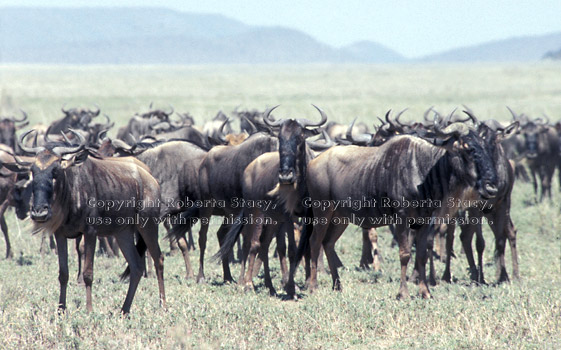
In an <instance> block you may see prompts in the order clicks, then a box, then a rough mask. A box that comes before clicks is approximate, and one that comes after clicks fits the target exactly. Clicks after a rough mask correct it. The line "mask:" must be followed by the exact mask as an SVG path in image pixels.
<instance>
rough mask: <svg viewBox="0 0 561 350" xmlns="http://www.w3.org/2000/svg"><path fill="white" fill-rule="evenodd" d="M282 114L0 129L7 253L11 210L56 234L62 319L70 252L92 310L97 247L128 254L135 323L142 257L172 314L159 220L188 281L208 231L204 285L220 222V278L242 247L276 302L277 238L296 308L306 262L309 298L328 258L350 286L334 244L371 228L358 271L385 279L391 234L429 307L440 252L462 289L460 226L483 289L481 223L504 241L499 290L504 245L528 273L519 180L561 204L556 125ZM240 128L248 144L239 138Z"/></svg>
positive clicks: (10, 123) (459, 116) (519, 119)
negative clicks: (383, 262) (519, 220)
mask: <svg viewBox="0 0 561 350" xmlns="http://www.w3.org/2000/svg"><path fill="white" fill-rule="evenodd" d="M277 107H278V106H277ZM277 107H273V108H268V109H266V110H265V111H263V112H260V111H258V110H235V111H233V112H232V113H231V115H230V117H228V116H226V114H224V113H222V112H219V113H218V114H217V115H216V117H215V118H213V119H212V120H209V121H207V122H206V123H205V124H204V126H203V127H198V126H197V125H195V122H194V119H193V117H192V116H190V115H189V114H188V113H175V115H176V116H174V110H173V108H171V107H170V108H168V109H167V110H162V109H153V108H152V104H151V105H150V108H149V111H147V112H145V113H139V114H136V115H134V116H133V117H132V118H130V119H129V122H128V124H127V125H126V126H123V127H121V128H119V130H118V132H117V136H116V137H115V138H110V137H108V136H107V134H108V131H110V129H111V128H112V127H113V126H114V123H113V122H111V120H110V118H109V117H108V116H106V115H105V117H104V118H105V120H104V121H102V122H97V120H98V119H99V118H101V117H100V108H98V107H95V108H94V109H87V108H71V109H66V108H64V107H63V108H62V112H63V114H64V117H62V118H61V119H58V120H56V121H54V122H52V123H51V124H50V125H35V126H33V127H31V128H30V129H29V130H28V131H25V132H23V131H22V132H21V133H20V136H19V137H18V136H16V131H18V130H20V129H22V128H24V127H26V126H27V124H28V121H27V119H28V116H27V114H26V113H25V112H23V111H22V117H20V118H17V117H15V116H5V117H3V118H2V120H1V121H0V142H1V143H2V144H3V145H2V146H1V148H0V163H1V165H2V167H1V169H0V175H1V177H0V197H1V198H0V200H1V202H2V205H1V207H0V226H1V228H2V231H3V233H4V237H5V242H6V257H7V258H11V257H12V256H13V253H12V251H11V246H10V241H9V236H8V227H7V224H6V221H5V219H4V213H5V211H6V209H7V208H8V207H10V206H12V207H14V208H15V209H16V214H17V217H18V219H25V218H26V217H27V216H29V217H30V218H31V220H32V221H33V223H34V229H35V231H37V232H42V233H43V234H45V235H47V236H50V237H54V240H55V241H56V250H57V253H58V259H59V268H60V270H59V281H60V299H59V308H60V309H65V308H66V288H67V284H68V280H69V269H68V248H67V240H68V239H69V238H74V239H76V242H77V243H76V247H77V252H78V256H79V262H80V265H79V266H80V272H79V278H80V279H81V280H82V281H83V283H84V284H85V286H86V301H87V302H86V305H87V309H88V311H91V310H92V300H91V288H92V282H93V262H94V256H95V250H96V244H97V241H98V239H99V240H100V242H101V247H102V248H104V249H105V250H106V251H107V252H108V253H110V254H118V253H117V251H116V248H115V247H116V246H117V245H118V247H119V248H120V251H121V252H122V254H123V256H124V257H125V259H126V261H127V263H128V267H127V269H126V271H125V272H124V273H123V276H122V277H123V278H124V277H129V289H128V291H127V295H126V299H125V302H124V304H123V307H122V312H123V313H125V314H126V313H128V312H129V311H130V307H131V304H132V301H133V298H134V294H135V291H136V288H137V286H138V283H139V281H140V279H141V278H142V276H143V274H144V273H145V269H146V268H145V261H144V257H145V255H146V252H148V253H149V256H150V257H151V258H152V260H153V262H154V266H155V270H156V277H157V280H158V285H159V300H160V303H161V304H162V305H165V290H164V269H163V266H164V264H163V262H164V258H163V255H162V252H161V250H160V246H159V244H158V225H159V224H160V223H162V224H163V225H164V226H165V228H166V230H167V237H168V238H169V239H170V242H171V244H172V248H174V246H175V245H177V246H178V247H179V249H180V250H181V252H182V254H183V257H184V261H185V267H186V277H187V278H192V277H194V272H193V270H192V267H191V263H190V257H189V253H190V251H192V250H194V249H195V242H194V238H193V234H192V232H191V228H192V227H193V225H194V224H195V223H197V222H200V224H201V226H200V227H201V229H200V232H199V236H198V243H199V244H198V248H199V254H200V258H199V271H198V274H197V277H196V278H197V281H198V282H203V281H204V280H205V274H204V262H205V250H206V242H207V233H208V230H209V227H210V226H211V225H210V223H211V218H212V217H213V216H219V217H222V218H223V219H222V220H221V221H220V222H221V225H220V226H219V228H218V231H217V237H218V242H219V245H220V251H219V252H218V253H217V254H216V257H217V258H218V259H221V261H222V266H223V272H224V280H225V281H231V282H233V281H234V278H233V277H232V273H231V271H230V263H231V260H232V256H233V255H234V254H233V250H234V248H235V246H236V243H237V244H238V256H239V259H240V261H241V269H240V277H239V278H238V283H239V284H241V285H243V286H244V288H246V289H249V290H252V289H253V288H254V285H253V278H254V276H255V275H256V271H258V270H259V268H260V266H261V264H262V265H263V268H264V279H265V286H266V287H267V288H268V289H269V292H270V293H271V294H276V291H275V288H274V287H273V283H272V280H271V275H270V271H269V260H268V257H269V247H270V245H271V242H272V240H273V239H276V242H277V245H276V246H277V253H278V256H279V259H280V266H281V271H282V283H283V286H284V288H285V291H286V293H287V297H288V298H290V299H292V298H296V296H297V289H296V285H295V282H294V275H295V273H296V271H297V267H298V266H299V264H300V261H301V260H302V259H303V258H304V261H303V264H304V266H305V274H306V287H307V289H308V290H309V291H310V292H313V291H314V290H316V289H317V273H318V264H321V263H322V255H323V254H324V253H325V256H326V257H327V262H328V266H329V271H330V273H331V275H332V279H333V288H334V289H336V290H339V289H341V281H340V278H339V274H338V272H337V270H338V268H339V267H341V266H342V263H341V261H340V259H339V257H338V256H337V252H336V250H335V243H336V242H337V240H338V239H339V237H340V236H341V235H342V234H343V232H344V231H345V229H346V228H347V226H348V225H349V224H354V225H357V226H359V227H361V228H362V231H363V234H362V243H363V254H362V258H361V261H360V266H362V267H368V266H369V265H370V264H372V266H373V268H374V269H378V268H379V265H380V259H379V248H378V246H377V233H376V228H379V227H382V226H390V228H391V232H392V234H393V238H394V239H395V241H396V242H397V244H398V246H399V260H400V263H401V276H400V277H401V285H400V287H399V292H398V297H399V298H404V297H408V296H409V292H408V288H407V280H408V278H407V274H406V273H407V267H408V263H409V260H410V259H411V252H412V248H413V247H415V263H414V272H413V274H414V275H412V276H410V277H409V279H410V280H415V281H418V284H419V288H420V293H421V295H422V296H423V297H425V298H428V297H430V296H431V294H430V291H429V285H430V284H434V283H436V282H435V281H436V277H435V269H434V261H433V256H434V254H433V250H435V251H438V254H439V256H440V258H441V259H442V260H443V261H444V262H445V264H446V268H445V272H444V275H443V276H442V280H444V281H446V282H451V275H450V258H451V256H452V255H453V252H452V246H453V239H454V230H455V227H456V226H460V228H461V235H460V238H461V241H462V247H463V250H464V252H465V255H466V258H467V260H468V263H469V268H470V272H471V279H472V280H473V281H474V282H475V283H485V278H484V273H483V258H482V257H483V250H484V248H485V243H484V240H483V235H482V224H489V225H490V228H491V230H492V232H493V234H494V236H495V250H496V254H497V258H498V259H497V261H498V272H499V282H504V281H508V280H509V277H508V274H507V270H506V262H505V246H506V241H507V240H508V241H509V244H510V247H511V251H512V259H513V262H512V263H513V271H512V274H513V276H514V277H515V278H517V277H518V275H519V273H518V255H517V246H516V233H517V232H516V228H515V226H514V224H513V221H512V219H511V217H510V205H511V192H512V189H513V185H514V181H515V178H517V179H520V180H521V181H530V179H531V181H533V184H534V189H535V193H536V198H539V200H543V199H544V198H547V197H551V183H552V177H553V173H554V171H555V169H556V168H557V167H559V165H561V141H560V135H561V124H560V123H557V124H555V125H552V124H550V123H549V119H548V118H547V117H546V116H543V117H539V118H531V117H529V116H527V115H525V114H517V113H516V112H514V111H512V110H511V109H509V111H510V113H511V115H512V122H511V123H510V124H508V125H505V124H503V123H499V122H498V121H496V120H494V119H487V120H479V119H478V118H477V117H476V115H475V113H474V112H473V111H471V110H470V109H469V108H467V107H464V110H463V111H462V112H461V113H459V112H457V111H456V110H455V111H453V112H452V113H449V114H447V115H442V114H440V113H438V112H437V111H436V110H435V109H433V108H432V107H431V108H429V109H428V110H427V111H426V112H425V113H424V115H422V116H419V118H414V117H413V118H411V120H412V121H409V122H405V121H402V120H401V118H402V115H403V114H404V111H402V112H400V113H398V114H396V115H393V114H392V112H391V111H388V112H387V113H386V115H385V117H384V118H383V119H381V118H378V120H379V123H376V124H377V125H375V126H374V130H373V131H372V132H371V131H370V130H369V128H368V126H367V125H366V124H364V123H358V124H357V123H355V121H353V122H352V123H351V124H350V125H349V126H347V125H343V124H339V123H336V122H333V121H331V122H329V123H328V116H327V114H326V113H325V112H324V111H323V110H322V109H320V108H318V107H316V106H314V107H315V109H316V110H317V112H318V115H319V119H315V120H309V119H305V118H299V119H284V118H279V117H278V116H277V118H275V117H273V115H272V114H273V110H275V113H279V111H281V110H282V109H276V108H277ZM505 111H506V110H505ZM280 114H282V113H280ZM235 120H239V123H240V124H239V125H240V128H239V132H235V131H234V129H235V128H234V123H233V122H234V121H235ZM316 136H319V137H316ZM315 137H316V138H315ZM312 138H315V139H313V140H312ZM560 174H561V172H560ZM560 180H561V175H560ZM474 235H475V236H476V249H477V254H478V261H477V263H476V262H475V259H474V256H473V251H472V239H473V236H474ZM240 241H241V242H242V244H241V248H240ZM287 241H288V249H287V244H286V242H287ZM80 242H81V243H82V244H80ZM435 242H436V243H437V244H435ZM53 245H54V244H53ZM433 248H435V249H433ZM287 257H288V259H287ZM287 260H288V261H287ZM427 262H428V263H429V273H428V277H427V273H426V265H427ZM82 265H83V267H82Z"/></svg>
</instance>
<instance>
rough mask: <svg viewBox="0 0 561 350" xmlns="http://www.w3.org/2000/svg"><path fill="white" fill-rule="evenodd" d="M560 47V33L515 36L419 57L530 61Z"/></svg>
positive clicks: (477, 60) (455, 60) (447, 60)
mask: <svg viewBox="0 0 561 350" xmlns="http://www.w3.org/2000/svg"><path fill="white" fill-rule="evenodd" d="M560 47H561V33H553V34H548V35H541V36H528V37H517V38H510V39H505V40H497V41H491V42H487V43H483V44H480V45H475V46H468V47H462V48H458V49H454V50H449V51H446V52H442V53H438V54H434V55H430V56H426V57H423V58H421V59H419V61H422V62H532V61H539V60H540V59H542V57H543V56H544V55H545V54H546V53H547V52H549V51H551V50H555V49H558V48H560Z"/></svg>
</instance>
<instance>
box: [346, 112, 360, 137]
mask: <svg viewBox="0 0 561 350" xmlns="http://www.w3.org/2000/svg"><path fill="white" fill-rule="evenodd" d="M357 119H358V117H355V119H353V121H352V122H351V123H350V124H349V127H348V128H347V133H346V134H345V137H346V138H347V140H349V141H354V140H353V128H354V127H355V122H356V120H357Z"/></svg>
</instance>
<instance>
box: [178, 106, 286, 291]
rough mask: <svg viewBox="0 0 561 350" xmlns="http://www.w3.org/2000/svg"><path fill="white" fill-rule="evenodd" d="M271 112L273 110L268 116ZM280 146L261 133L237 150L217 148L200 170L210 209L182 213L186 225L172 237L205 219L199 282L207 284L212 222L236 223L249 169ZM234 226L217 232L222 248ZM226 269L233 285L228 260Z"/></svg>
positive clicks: (224, 262)
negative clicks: (206, 258)
mask: <svg viewBox="0 0 561 350" xmlns="http://www.w3.org/2000/svg"><path fill="white" fill-rule="evenodd" d="M271 110H272V109H269V110H268V111H267V112H266V114H268V113H270V111H271ZM277 145H278V140H277V138H276V137H274V136H272V135H269V134H266V133H261V132H259V133H255V134H253V135H251V136H250V137H248V138H247V139H246V140H245V141H244V142H242V143H241V144H239V145H236V146H216V147H213V148H212V149H211V150H210V151H209V152H208V153H207V154H206V156H205V158H204V159H203V161H202V163H201V167H200V169H199V188H200V196H201V197H200V198H201V200H202V201H203V203H205V204H206V205H205V206H204V207H202V208H191V209H189V210H187V211H185V212H184V213H182V214H181V215H180V217H179V218H180V220H181V221H182V222H181V223H179V224H178V225H176V226H175V227H174V228H173V229H172V232H171V235H172V236H176V237H178V236H180V235H184V234H185V232H186V231H187V229H188V228H190V227H191V226H192V225H193V223H194V221H193V218H200V219H201V230H200V231H199V248H200V256H199V263H200V265H199V273H198V275H197V281H198V282H203V281H204V279H205V276H204V254H205V249H206V240H207V231H208V226H209V223H210V218H211V217H212V215H221V216H226V217H227V218H230V219H233V218H234V217H236V215H238V214H239V212H240V210H241V209H242V208H240V207H239V206H238V205H237V204H236V203H235V202H234V201H232V199H234V198H242V195H243V193H242V188H241V179H242V176H243V172H244V170H245V168H246V167H247V165H248V164H249V163H251V161H253V160H254V159H255V158H257V157H258V156H259V155H261V154H263V153H266V152H271V151H274V150H276V149H277V147H278V146H277ZM230 222H231V221H230ZM230 226H231V224H230V223H227V222H224V223H223V224H222V225H221V226H220V228H219V230H218V232H217V236H218V239H219V243H220V244H222V240H223V238H224V236H225V234H226V233H227V232H228V230H229V229H230ZM222 266H223V270H224V280H226V281H233V278H232V275H231V273H230V268H229V264H228V259H226V258H223V259H222Z"/></svg>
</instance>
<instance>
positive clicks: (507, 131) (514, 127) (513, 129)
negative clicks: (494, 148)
mask: <svg viewBox="0 0 561 350" xmlns="http://www.w3.org/2000/svg"><path fill="white" fill-rule="evenodd" d="M519 127H520V122H519V121H515V122H514V123H512V124H510V125H509V126H507V127H506V128H504V129H503V130H502V131H501V132H498V133H497V143H500V142H502V141H504V140H506V139H508V138H510V137H512V136H513V135H516V134H519V133H520V128H519Z"/></svg>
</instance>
